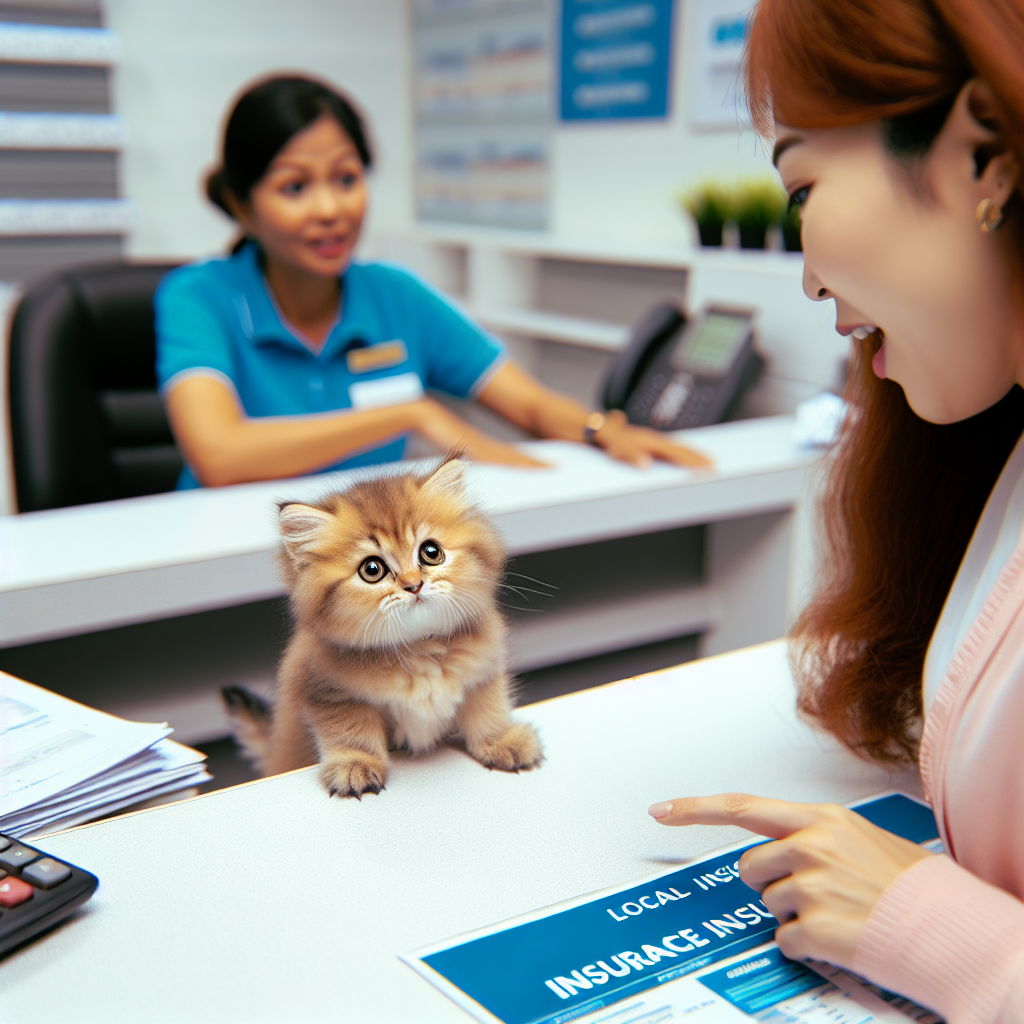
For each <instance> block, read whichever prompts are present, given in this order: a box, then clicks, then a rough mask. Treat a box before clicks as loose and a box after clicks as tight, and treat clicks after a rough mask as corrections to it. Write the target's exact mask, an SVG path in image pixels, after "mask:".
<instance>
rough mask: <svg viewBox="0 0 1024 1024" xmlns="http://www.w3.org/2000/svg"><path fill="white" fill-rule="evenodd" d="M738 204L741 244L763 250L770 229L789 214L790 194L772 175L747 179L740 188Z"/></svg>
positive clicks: (735, 215) (737, 219) (748, 247)
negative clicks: (788, 194)
mask: <svg viewBox="0 0 1024 1024" xmlns="http://www.w3.org/2000/svg"><path fill="white" fill-rule="evenodd" d="M735 203H736V205H735V213H734V219H735V220H736V223H737V224H738V225H739V229H740V247H741V248H743V249H763V248H764V239H765V234H766V232H767V231H768V228H770V227H771V226H772V225H773V224H779V223H782V222H783V220H784V218H785V216H786V193H785V192H784V191H783V189H782V187H781V186H780V185H779V184H778V182H776V181H775V180H774V179H772V178H747V179H745V180H743V181H741V182H740V183H739V185H738V186H737V188H736V200H735Z"/></svg>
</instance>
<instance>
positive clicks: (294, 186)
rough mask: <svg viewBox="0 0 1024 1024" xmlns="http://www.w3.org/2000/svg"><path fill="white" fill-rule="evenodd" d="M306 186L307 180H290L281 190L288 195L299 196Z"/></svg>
mask: <svg viewBox="0 0 1024 1024" xmlns="http://www.w3.org/2000/svg"><path fill="white" fill-rule="evenodd" d="M305 187H306V184H305V182H302V181H289V182H288V184H287V185H282V186H281V191H282V192H283V193H284V194H285V195H286V196H297V195H299V193H301V192H302V190H303V189H304V188H305Z"/></svg>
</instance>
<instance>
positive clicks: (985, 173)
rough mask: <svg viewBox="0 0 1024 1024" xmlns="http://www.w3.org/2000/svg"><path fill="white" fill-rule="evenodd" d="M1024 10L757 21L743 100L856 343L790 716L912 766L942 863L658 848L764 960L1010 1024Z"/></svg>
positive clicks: (707, 807)
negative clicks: (741, 921) (755, 921)
mask: <svg viewBox="0 0 1024 1024" xmlns="http://www.w3.org/2000/svg"><path fill="white" fill-rule="evenodd" d="M1022 54H1024V0H761V2H760V3H759V5H758V7H757V9H756V11H755V14H754V16H753V21H752V24H751V31H750V37H749V43H748V51H747V66H746V75H747V92H748V98H749V102H750V107H751V111H752V115H753V119H754V124H755V126H756V127H757V128H758V130H759V131H760V132H761V134H762V135H764V136H769V137H772V138H774V162H775V164H776V166H777V168H778V170H779V172H780V174H781V176H782V180H783V183H784V185H785V186H786V189H787V191H788V192H789V194H790V197H791V199H790V201H791V203H792V204H793V205H794V206H797V207H799V209H800V218H801V231H802V236H803V246H804V290H805V291H806V293H807V295H808V297H809V298H811V299H814V300H815V301H822V302H824V301H834V302H835V306H836V329H837V330H838V331H839V332H840V333H841V334H845V335H852V336H853V339H854V343H855V348H854V357H853V360H852V364H851V372H850V379H849V384H848V390H847V400H848V402H849V407H850V414H849V415H848V417H847V420H846V423H845V424H844V427H843V431H842V434H841V436H840V440H839V443H838V444H837V445H836V447H835V449H834V450H833V453H832V456H831V458H830V462H829V467H828V472H829V481H828V486H827V487H826V488H825V489H824V493H825V498H824V500H823V507H822V511H823V528H824V535H825V539H826V540H827V541H828V543H827V545H826V549H827V550H826V557H825V564H824V566H823V572H822V578H821V583H820V587H819V592H818V593H817V595H816V596H815V598H814V600H812V602H811V603H810V605H809V607H808V608H807V610H806V611H805V612H804V613H803V615H802V616H801V618H800V619H799V620H798V622H797V624H796V626H795V628H794V631H793V635H792V637H791V651H792V661H793V667H794V672H795V675H796V677H797V680H798V683H799V687H800V695H799V706H800V709H801V711H803V713H804V714H805V715H807V716H810V717H811V718H812V719H814V720H816V721H817V722H818V723H819V724H820V725H821V726H823V727H824V728H826V729H827V730H829V731H830V732H832V733H833V734H834V735H836V736H837V737H838V738H839V739H840V740H841V741H842V742H843V743H845V744H846V745H847V746H848V747H850V748H851V749H853V750H855V751H857V752H858V753H860V754H862V755H864V756H865V757H870V758H873V759H876V760H881V761H883V762H899V761H905V760H916V761H917V762H918V764H919V765H920V770H921V776H922V780H923V783H924V790H925V794H926V796H927V797H928V800H929V802H930V803H931V805H932V808H933V809H934V811H935V816H936V820H937V821H938V824H939V829H940V832H941V834H942V839H943V843H944V846H945V849H946V855H934V854H930V853H927V852H926V851H924V850H922V849H921V848H920V847H918V846H915V845H914V844H912V843H909V842H906V841H904V840H902V839H899V838H897V837H896V836H894V835H892V834H890V833H887V832H884V831H883V830H881V829H878V828H876V827H874V826H873V825H870V824H869V823H868V822H867V821H865V819H863V818H861V817H860V816H859V815H856V814H854V813H852V812H850V811H847V810H844V809H843V808H840V807H836V806H828V805H812V804H794V803H784V802H781V801H775V800H768V799H763V798H759V797H753V796H747V795H744V794H726V795H719V796H711V797H689V798H683V799H678V800H673V801H671V802H670V803H663V804H656V805H655V806H654V807H652V808H651V814H652V815H653V816H654V817H655V818H656V819H657V820H658V821H660V822H662V823H664V824H667V825H686V824H693V823H706V824H735V825H742V826H744V827H746V828H749V829H750V830H751V831H754V832H758V833H760V834H762V835H766V836H770V837H772V838H775V839H776V840H778V841H777V842H774V843H768V844H765V845H762V846H759V847H756V848H754V849H752V850H750V851H748V852H747V853H745V854H744V856H743V858H742V860H741V861H740V870H741V874H742V877H743V879H744V880H745V881H746V882H747V883H748V884H749V885H752V886H753V887H755V888H756V889H758V890H760V891H761V892H762V894H763V898H764V901H765V903H766V905H767V906H768V908H769V909H770V910H771V911H772V913H773V914H774V915H775V916H776V917H777V918H778V919H779V921H780V922H781V923H780V925H779V927H778V929H777V930H776V939H777V941H778V943H779V946H780V947H781V949H782V951H783V952H784V953H786V954H787V955H788V956H790V957H793V958H798V959H804V958H807V959H811V958H813V959H821V960H826V961H829V962H831V963H834V964H837V965H839V966H841V967H845V968H849V969H852V970H853V971H855V972H857V973H859V974H861V975H863V976H865V977H867V978H868V979H869V980H871V981H872V982H875V983H877V984H879V985H881V986H883V987H885V988H887V989H890V990H893V991H896V992H899V993H901V994H902V995H905V996H907V997H909V998H911V999H914V1000H916V1001H917V1002H919V1003H922V1004H924V1005H925V1006H928V1007H929V1008H931V1009H933V1010H935V1011H936V1012H937V1013H940V1014H942V1015H943V1016H944V1017H945V1018H946V1019H947V1020H948V1021H949V1022H950V1024H967V1022H971V1024H973V1022H978V1024H981V1022H996V1021H998V1022H1004V1024H1005V1022H1010V1021H1016V1022H1022V1021H1024V902H1022V901H1024V750H1022V747H1024V742H1022V741H1024V536H1022V529H1024V441H1022V440H1021V432H1022V429H1024V395H1022V392H1021V385H1022V384H1024V203H1022V195H1024V192H1022V189H1024V178H1022V168H1024V58H1022Z"/></svg>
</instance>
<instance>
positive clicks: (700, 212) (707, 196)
mask: <svg viewBox="0 0 1024 1024" xmlns="http://www.w3.org/2000/svg"><path fill="white" fill-rule="evenodd" d="M679 204H680V206H682V208H683V209H684V210H685V211H686V212H687V213H688V214H689V215H690V216H691V217H692V218H693V219H694V221H695V222H696V224H697V233H698V234H699V235H700V244H701V245H721V244H722V228H723V226H724V225H725V222H726V221H727V220H732V219H734V214H733V196H732V189H730V188H729V187H728V186H727V185H723V184H722V183H721V182H717V181H703V182H701V183H700V184H698V185H696V186H695V187H694V188H692V189H690V190H689V191H688V192H684V193H683V194H682V195H681V196H680V197H679Z"/></svg>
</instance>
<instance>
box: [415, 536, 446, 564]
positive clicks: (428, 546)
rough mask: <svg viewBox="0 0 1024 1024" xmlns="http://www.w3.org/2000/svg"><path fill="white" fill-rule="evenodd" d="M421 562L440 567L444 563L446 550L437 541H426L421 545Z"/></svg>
mask: <svg viewBox="0 0 1024 1024" xmlns="http://www.w3.org/2000/svg"><path fill="white" fill-rule="evenodd" d="M420 561H421V562H422V563H423V564H424V565H440V564H441V563H442V562H443V561H444V548H442V547H441V545H440V544H438V543H437V541H436V540H425V541H424V542H423V543H422V544H421V545H420Z"/></svg>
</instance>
